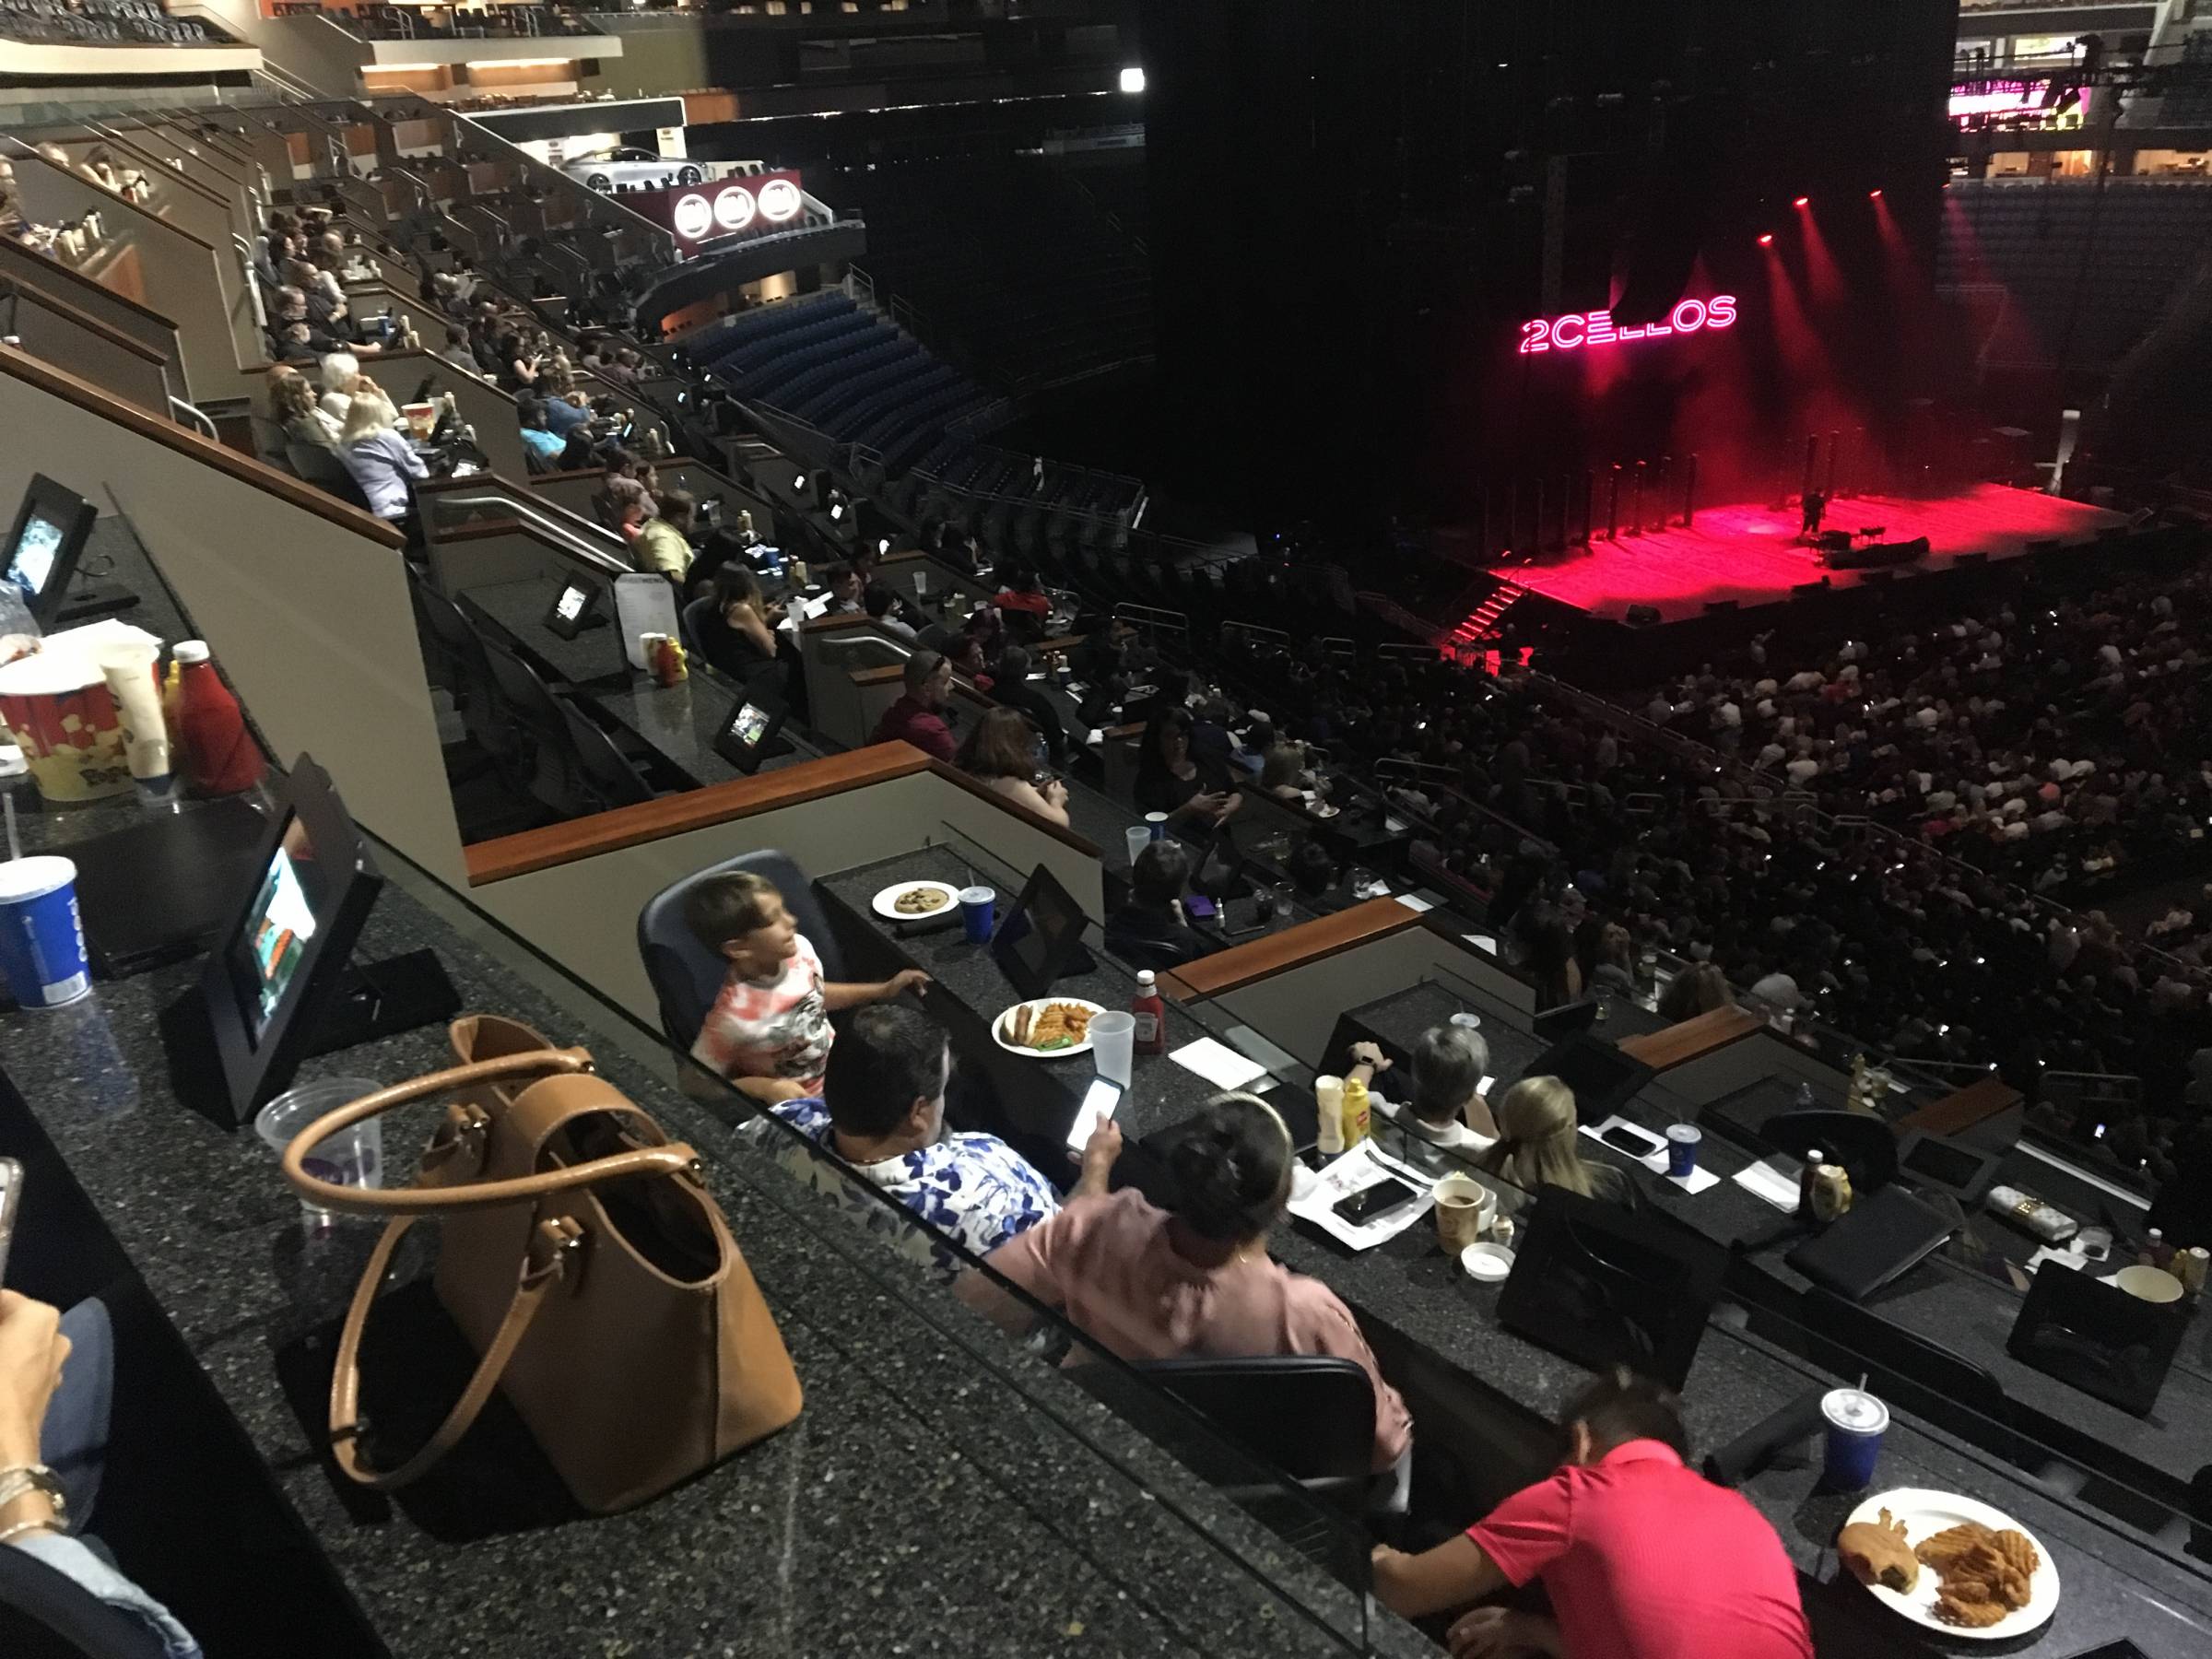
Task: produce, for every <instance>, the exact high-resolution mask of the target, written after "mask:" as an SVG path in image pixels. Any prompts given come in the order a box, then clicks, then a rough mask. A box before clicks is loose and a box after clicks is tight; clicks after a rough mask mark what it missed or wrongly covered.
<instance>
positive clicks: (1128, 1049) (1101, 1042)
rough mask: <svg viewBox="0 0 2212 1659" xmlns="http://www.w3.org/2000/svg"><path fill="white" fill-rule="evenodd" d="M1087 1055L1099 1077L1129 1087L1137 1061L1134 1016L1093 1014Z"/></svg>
mask: <svg viewBox="0 0 2212 1659" xmlns="http://www.w3.org/2000/svg"><path fill="white" fill-rule="evenodd" d="M1090 1058H1091V1063H1092V1064H1093V1065H1095V1066H1097V1068H1098V1073H1099V1076H1100V1077H1104V1078H1105V1079H1106V1080H1107V1081H1108V1082H1110V1083H1119V1084H1120V1085H1121V1086H1122V1087H1123V1088H1128V1087H1129V1078H1130V1076H1131V1071H1132V1068H1133V1067H1134V1066H1135V1064H1136V1016H1135V1015H1134V1014H1123V1013H1118V1012H1117V1013H1109V1014H1094V1015H1092V1016H1091V1019H1090Z"/></svg>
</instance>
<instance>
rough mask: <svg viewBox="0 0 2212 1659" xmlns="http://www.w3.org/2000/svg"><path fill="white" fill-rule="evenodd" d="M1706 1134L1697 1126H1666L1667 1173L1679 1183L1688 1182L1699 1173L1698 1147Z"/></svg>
mask: <svg viewBox="0 0 2212 1659" xmlns="http://www.w3.org/2000/svg"><path fill="white" fill-rule="evenodd" d="M1704 1138H1705V1132H1704V1131H1703V1130H1702V1129H1700V1128H1699V1127H1698V1126H1697V1125H1696V1124H1668V1125H1667V1126H1666V1172H1667V1173H1668V1174H1669V1175H1672V1176H1673V1177H1674V1178H1675V1179H1676V1180H1677V1181H1686V1180H1688V1178H1689V1177H1690V1176H1691V1175H1692V1174H1694V1173H1695V1172H1696V1171H1697V1167H1698V1147H1699V1144H1700V1142H1702V1141H1703V1140H1704Z"/></svg>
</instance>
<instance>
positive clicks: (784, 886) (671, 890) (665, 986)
mask: <svg viewBox="0 0 2212 1659" xmlns="http://www.w3.org/2000/svg"><path fill="white" fill-rule="evenodd" d="M730 870H748V871H750V872H751V873H752V874H754V875H756V876H764V877H767V878H768V879H769V880H771V881H772V882H774V883H775V884H776V888H777V890H778V891H780V892H781V893H782V895H783V904H784V908H786V909H787V910H789V911H790V912H791V913H792V916H793V918H794V920H795V921H796V922H797V923H798V924H799V932H800V933H801V934H803V935H806V942H807V943H808V944H810V945H812V946H813V947H814V952H815V955H816V956H817V957H818V958H820V959H821V964H822V977H823V978H824V979H826V980H839V979H842V978H843V977H844V971H843V970H844V959H843V956H842V955H841V952H840V951H839V950H838V947H837V938H836V935H833V934H832V933H831V932H830V919H829V917H828V916H826V915H825V914H824V913H823V912H822V909H821V906H820V905H819V904H818V903H817V902H816V900H815V897H814V883H813V882H812V881H811V880H809V879H808V877H807V876H806V872H805V871H804V870H802V869H800V868H799V866H798V865H797V864H796V863H794V861H793V859H792V857H791V854H789V853H781V852H777V851H775V850H773V849H770V848H763V849H762V850H760V851H759V852H756V853H739V854H738V855H737V856H736V857H735V858H732V859H728V860H726V861H724V863H722V864H718V865H709V866H708V867H707V868H706V869H703V870H699V871H695V872H694V873H693V874H691V875H689V876H687V877H684V878H683V879H682V880H681V881H676V882H671V883H670V884H669V885H668V886H666V887H665V888H662V889H661V890H660V891H659V892H657V893H655V894H654V895H653V897H652V898H650V899H648V900H646V901H645V908H644V909H643V910H641V911H640V912H638V956H639V958H640V959H641V960H642V961H643V963H644V965H645V977H646V978H647V979H649V980H651V981H652V982H653V995H654V997H655V998H656V999H657V1000H658V1001H659V1003H660V1008H661V1030H662V1031H663V1032H664V1033H665V1035H666V1036H667V1038H668V1041H670V1042H672V1043H675V1044H676V1045H677V1047H678V1048H681V1049H682V1050H684V1051H685V1052H686V1053H689V1052H690V1049H691V1045H692V1044H693V1043H694V1042H696V1041H699V1028H700V1024H701V1023H702V1022H703V1021H704V1020H705V1019H706V1017H707V1010H708V1009H709V1008H711V1007H712V1006H714V997H715V994H716V993H717V992H719V991H720V990H721V989H722V981H723V959H722V958H721V957H720V956H719V955H717V954H716V953H715V952H713V951H712V950H710V949H708V948H707V947H705V946H704V945H702V944H700V942H699V940H698V939H697V938H696V937H695V936H694V935H693V934H692V932H691V929H690V926H689V924H687V923H686V922H685V920H684V895H685V894H687V893H688V892H689V891H690V890H691V888H694V887H696V886H697V885H698V884H699V883H700V881H703V880H704V879H705V878H706V877H709V876H719V875H722V874H724V872H726V871H730ZM1354 1369H1357V1368H1356V1367H1355V1368H1354ZM1361 1380H1362V1381H1363V1382H1364V1381H1365V1378H1364V1377H1362V1379H1361Z"/></svg>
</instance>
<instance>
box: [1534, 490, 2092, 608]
mask: <svg viewBox="0 0 2212 1659" xmlns="http://www.w3.org/2000/svg"><path fill="white" fill-rule="evenodd" d="M2126 522H2127V518H2126V515H2125V514H2124V513H2119V512H2109V511H2107V510H2106V509H2104V508H2101V507H2089V506H2085V505H2084V504H2083V503H2081V502H2079V501H2069V500H2061V499H2060V498H2058V497H2056V496H2047V495H2042V494H2041V493H2039V492H2037V491H2035V490H2029V489H2013V488H2007V487H2006V486H2005V485H2002V484H1982V485H1976V486H1974V487H1973V488H1970V489H1964V490H1960V491H1959V492H1957V493H1955V494H1952V495H1947V496H1939V497H1936V498H1935V499H1933V500H1910V499H1906V498H1903V497H1898V496H1880V495H1863V496H1852V497H1848V498H1846V499H1844V500H1839V501H1837V502H1835V503H1834V504H1833V505H1832V506H1830V509H1829V511H1828V517H1827V520H1826V522H1825V524H1824V527H1825V528H1827V529H1830V530H1858V529H1862V528H1868V527H1871V526H1873V525H1876V524H1879V525H1881V526H1882V534H1881V535H1880V536H1878V537H1877V539H1878V540H1881V541H1885V542H1900V541H1912V540H1913V539H1915V538H1916V537H1919V536H1923V535H1924V536H1926V537H1927V538H1928V541H1929V543H1930V550H1929V554H1928V557H1927V558H1925V559H1921V560H1919V561H1918V562H1916V563H1913V564H1909V565H1895V566H1891V567H1890V569H1891V570H1892V571H1895V572H1896V575H1897V579H1898V580H1899V581H1900V582H1903V581H1910V580H1911V579H1912V577H1913V576H1914V575H1915V574H1917V573H1919V572H1921V571H1947V570H1948V569H1950V568H1951V563H1952V561H1953V559H1955V558H1956V557H1957V556H1958V555H1959V554H1961V553H1985V554H1987V555H1988V556H1989V557H1990V558H1991V559H2015V558H2018V556H2019V555H2021V554H2022V553H2025V552H2026V551H2027V550H2028V544H2029V543H2030V542H2035V541H2047V540H2055V541H2060V542H2088V541H2093V540H2094V539H2095V537H2096V535H2097V532H2098V531H2099V530H2100V529H2102V528H2104V527H2105V526H2107V525H2112V524H2125V523H2126ZM1798 524H1799V518H1798V512H1797V509H1796V508H1795V507H1794V506H1793V507H1790V508H1788V509H1787V510H1785V511H1783V512H1771V511H1770V510H1769V509H1768V508H1766V507H1765V506H1763V505H1743V504H1737V505H1733V506H1723V507H1709V508H1700V509H1699V512H1698V515H1697V523H1696V524H1694V525H1693V526H1692V527H1690V528H1689V529H1687V530H1684V529H1679V528H1675V529H1667V530H1656V531H1647V532H1646V533H1645V534H1643V535H1635V536H1631V535H1622V536H1621V538H1620V539H1619V540H1618V541H1615V542H1607V541H1605V540H1602V539H1594V540H1593V541H1592V542H1591V544H1590V545H1589V546H1588V547H1570V548H1569V549H1567V551H1566V552H1564V553H1547V554H1544V555H1542V556H1541V557H1540V558H1538V559H1534V560H1531V561H1527V562H1524V561H1522V560H1519V559H1514V560H1512V561H1510V562H1503V563H1500V564H1498V565H1496V566H1495V567H1494V568H1495V569H1496V570H1497V571H1499V572H1500V574H1502V575H1507V576H1510V577H1512V580H1513V581H1515V582H1519V583H1520V584H1521V585H1522V586H1523V587H1524V588H1527V589H1529V590H1531V591H1532V592H1534V593H1538V594H1545V595H1546V596H1547V597H1548V598H1552V599H1557V600H1559V601H1560V602H1561V603H1562V604H1566V605H1571V606H1574V607H1575V608H1576V609H1577V610H1581V611H1585V612H1587V613H1589V614H1590V615H1591V616H1594V617H1598V618H1605V619H1607V620H1610V621H1618V620H1620V619H1621V618H1623V616H1624V615H1625V614H1626V612H1627V610H1628V608H1629V606H1631V605H1649V606H1653V607H1654V608H1656V609H1657V611H1658V612H1659V616H1660V619H1661V620H1662V621H1665V622H1676V621H1679V620H1681V619H1682V618H1685V617H1694V616H1697V615H1698V614H1699V613H1700V611H1701V610H1702V609H1703V608H1704V607H1705V606H1707V605H1708V604H1710V603H1712V601H1714V600H1716V599H1734V600H1735V601H1737V602H1738V603H1739V604H1742V605H1744V606H1753V605H1765V604H1769V603H1771V602H1773V601H1777V600H1785V599H1787V598H1788V597H1789V596H1790V590H1791V589H1792V588H1793V587H1796V586H1798V585H1800V584H1802V583H1804V582H1818V581H1819V580H1820V579H1821V578H1822V577H1823V576H1825V577H1827V578H1828V579H1829V581H1830V583H1831V584H1832V585H1834V586H1836V587H1839V588H1841V587H1848V586H1850V585H1852V584H1853V583H1854V582H1858V581H1859V580H1860V579H1861V578H1862V577H1863V576H1865V571H1830V570H1829V569H1828V568H1827V567H1826V566H1825V565H1822V564H1821V563H1820V562H1819V561H1818V555H1817V554H1816V553H1815V552H1814V550H1813V549H1812V548H1810V547H1799V546H1797V545H1796V537H1797V531H1798Z"/></svg>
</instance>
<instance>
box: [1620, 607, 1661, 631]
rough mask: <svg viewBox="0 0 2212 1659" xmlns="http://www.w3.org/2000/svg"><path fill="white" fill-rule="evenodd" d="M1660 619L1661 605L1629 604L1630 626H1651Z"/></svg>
mask: <svg viewBox="0 0 2212 1659" xmlns="http://www.w3.org/2000/svg"><path fill="white" fill-rule="evenodd" d="M1658 620H1659V607H1658V606H1655V605H1631V606H1629V614H1628V618H1627V621H1628V624H1629V626H1630V628H1650V627H1651V626H1653V624H1654V623H1656V622H1657V621H1658Z"/></svg>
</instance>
